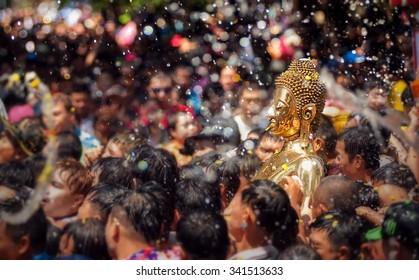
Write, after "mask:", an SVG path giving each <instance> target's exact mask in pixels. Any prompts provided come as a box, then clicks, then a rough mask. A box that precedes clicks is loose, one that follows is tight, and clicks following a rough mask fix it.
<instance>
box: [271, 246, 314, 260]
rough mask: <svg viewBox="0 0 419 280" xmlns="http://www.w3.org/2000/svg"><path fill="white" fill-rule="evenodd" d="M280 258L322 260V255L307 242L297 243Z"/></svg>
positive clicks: (279, 258)
mask: <svg viewBox="0 0 419 280" xmlns="http://www.w3.org/2000/svg"><path fill="white" fill-rule="evenodd" d="M278 260H300V261H302V260H321V258H320V255H319V254H317V252H316V251H315V250H314V249H313V248H311V247H310V246H308V245H306V244H297V245H294V246H291V247H289V248H287V249H286V250H285V251H284V252H282V253H281V254H280V255H279V257H278Z"/></svg>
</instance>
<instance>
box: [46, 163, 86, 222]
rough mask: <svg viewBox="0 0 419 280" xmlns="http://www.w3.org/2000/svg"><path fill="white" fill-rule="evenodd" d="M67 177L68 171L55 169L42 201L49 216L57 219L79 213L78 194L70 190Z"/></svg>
mask: <svg viewBox="0 0 419 280" xmlns="http://www.w3.org/2000/svg"><path fill="white" fill-rule="evenodd" d="M67 179H68V172H67V171H62V170H60V169H58V170H55V171H54V173H53V175H52V179H51V183H50V184H49V185H48V187H47V190H46V195H45V198H44V199H43V201H42V207H43V209H44V211H45V214H46V215H47V216H48V217H51V218H55V219H57V218H64V217H67V216H70V215H72V214H75V213H77V209H78V205H77V202H76V197H77V195H76V194H72V193H71V192H70V186H68V185H67V183H66V182H67Z"/></svg>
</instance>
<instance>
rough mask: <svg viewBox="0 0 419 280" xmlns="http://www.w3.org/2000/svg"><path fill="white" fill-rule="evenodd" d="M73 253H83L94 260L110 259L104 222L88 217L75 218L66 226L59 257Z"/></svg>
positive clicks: (64, 257)
mask: <svg viewBox="0 0 419 280" xmlns="http://www.w3.org/2000/svg"><path fill="white" fill-rule="evenodd" d="M72 255H82V256H84V257H85V258H88V259H92V260H108V259H109V255H108V252H107V247H106V240H105V227H104V225H103V223H101V222H100V221H98V220H96V219H93V218H87V219H81V220H75V221H73V222H70V223H68V224H67V225H66V226H65V227H64V229H63V231H62V235H61V239H60V245H59V253H58V258H57V259H61V258H62V257H63V258H62V259H66V257H69V256H72Z"/></svg>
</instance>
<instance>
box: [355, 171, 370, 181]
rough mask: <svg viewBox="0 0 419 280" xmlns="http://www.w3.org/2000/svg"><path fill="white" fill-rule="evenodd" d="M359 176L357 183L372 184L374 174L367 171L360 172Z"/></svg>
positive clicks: (356, 179)
mask: <svg viewBox="0 0 419 280" xmlns="http://www.w3.org/2000/svg"><path fill="white" fill-rule="evenodd" d="M358 174H359V175H358V177H357V178H355V181H361V182H363V183H364V184H368V183H370V182H371V175H372V172H370V171H367V170H366V171H364V172H359V173H358Z"/></svg>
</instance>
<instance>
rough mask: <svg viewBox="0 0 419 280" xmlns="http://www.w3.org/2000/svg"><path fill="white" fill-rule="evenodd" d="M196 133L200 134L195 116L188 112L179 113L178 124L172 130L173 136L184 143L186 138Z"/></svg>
mask: <svg viewBox="0 0 419 280" xmlns="http://www.w3.org/2000/svg"><path fill="white" fill-rule="evenodd" d="M196 134H198V125H197V123H196V121H195V120H194V119H193V117H192V116H191V115H190V114H188V113H181V114H178V116H177V121H176V126H175V129H174V130H172V131H171V136H172V137H173V138H174V139H176V140H178V141H180V142H182V143H183V142H184V141H185V139H186V138H188V137H190V136H195V135H196Z"/></svg>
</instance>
